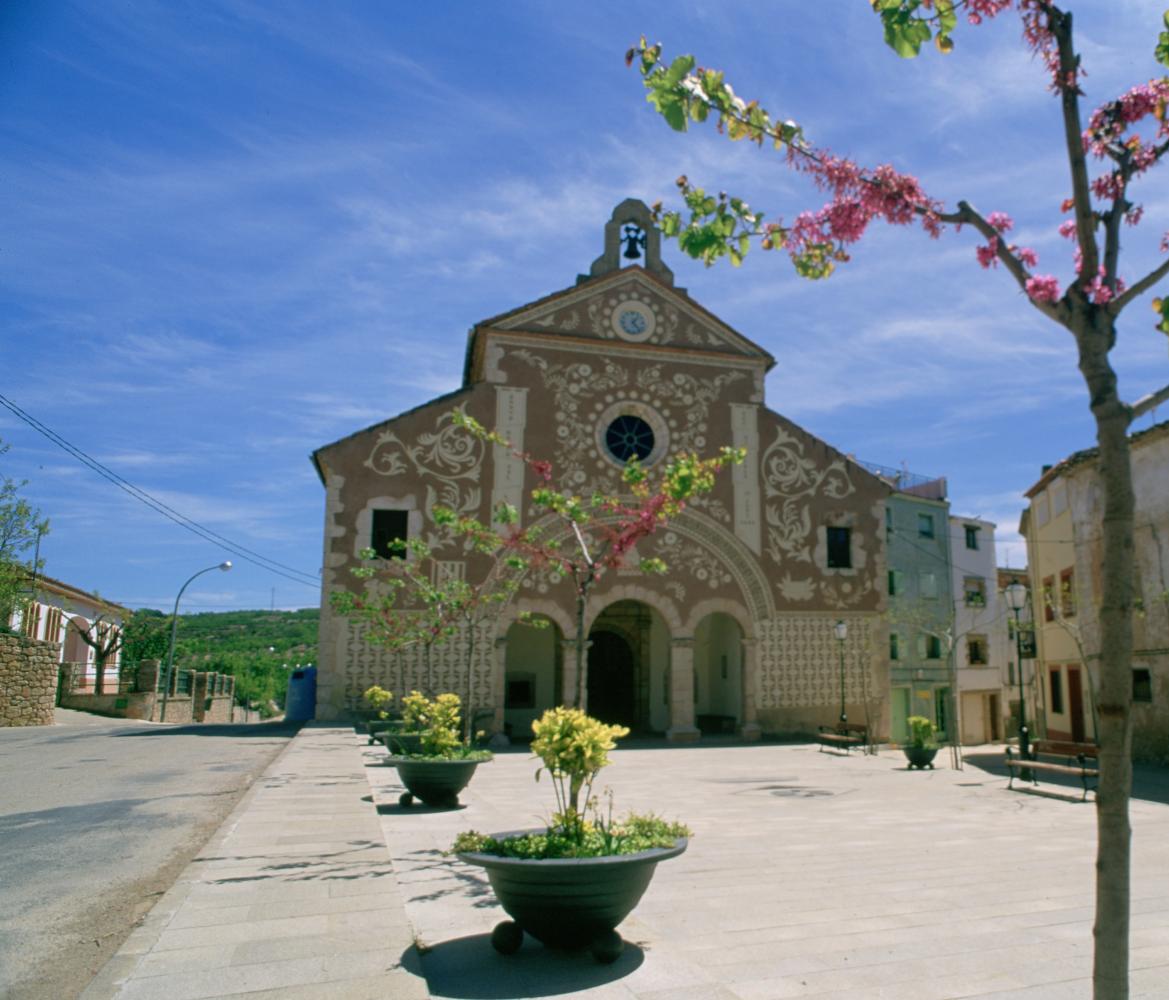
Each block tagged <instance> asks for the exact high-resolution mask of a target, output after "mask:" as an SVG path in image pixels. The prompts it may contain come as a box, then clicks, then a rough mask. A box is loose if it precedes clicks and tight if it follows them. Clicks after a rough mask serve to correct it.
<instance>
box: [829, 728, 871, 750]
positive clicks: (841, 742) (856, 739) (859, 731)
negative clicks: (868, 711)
mask: <svg viewBox="0 0 1169 1000" xmlns="http://www.w3.org/2000/svg"><path fill="white" fill-rule="evenodd" d="M868 736H869V728H868V726H862V725H860V724H859V723H854V722H842V723H838V724H837V725H835V726H820V728H819V730H818V732H817V733H816V740H817V742H819V744H820V750H821V752H823V750H824V748H825V747H826V746H827V747H835V748H836V749H843V750H844V752H845V753H846V754H847V753H848V751H849V750H851V749H852V748H853V747H863V746H864V745H865V744H866V743H867V742H868Z"/></svg>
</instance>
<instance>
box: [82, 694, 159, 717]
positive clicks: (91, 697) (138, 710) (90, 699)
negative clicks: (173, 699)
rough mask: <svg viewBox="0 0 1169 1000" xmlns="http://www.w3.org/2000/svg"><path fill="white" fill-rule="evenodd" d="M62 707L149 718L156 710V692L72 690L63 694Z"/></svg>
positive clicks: (119, 715)
mask: <svg viewBox="0 0 1169 1000" xmlns="http://www.w3.org/2000/svg"><path fill="white" fill-rule="evenodd" d="M61 707H62V708H72V709H75V710H76V711H78V712H93V713H94V714H95V715H110V716H113V717H115V718H118V719H143V720H148V719H149V718H150V716H151V713H152V712H153V710H154V692H152V691H135V692H123V693H121V694H85V693H83V692H77V691H74V692H71V693H69V694H62V695H61Z"/></svg>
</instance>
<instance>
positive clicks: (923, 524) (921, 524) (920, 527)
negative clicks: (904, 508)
mask: <svg viewBox="0 0 1169 1000" xmlns="http://www.w3.org/2000/svg"><path fill="white" fill-rule="evenodd" d="M917 533H918V534H919V535H920V536H921V537H922V538H933V537H934V516H933V514H918V515H917Z"/></svg>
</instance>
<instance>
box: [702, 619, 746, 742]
mask: <svg viewBox="0 0 1169 1000" xmlns="http://www.w3.org/2000/svg"><path fill="white" fill-rule="evenodd" d="M694 716H695V721H696V722H697V723H698V728H699V729H700V730H702V732H704V733H734V732H736V731H737V730H738V728H739V725H740V723H741V722H742V721H743V630H742V629H741V628H739V623H738V622H736V621H735V619H734V618H732V617H731V616H730V615H727V614H723V613H721V612H715V613H714V614H709V615H707V616H706V617H705V618H703V619H702V621H700V622H699V623H698V627H697V628H696V629H695V630H694Z"/></svg>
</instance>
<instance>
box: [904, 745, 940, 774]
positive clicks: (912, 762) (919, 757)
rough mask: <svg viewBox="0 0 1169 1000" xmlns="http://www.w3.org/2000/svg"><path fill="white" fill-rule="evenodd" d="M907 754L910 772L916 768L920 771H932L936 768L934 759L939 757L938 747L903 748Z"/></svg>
mask: <svg viewBox="0 0 1169 1000" xmlns="http://www.w3.org/2000/svg"><path fill="white" fill-rule="evenodd" d="M901 749H902V751H904V753H905V759H906V760H908V761H909V770H911V771H912V770H913V769H914V768H915V767H916V768H917V769H918V770H921V771H924V770H925V769H926V768H927V767H928V768H929V769H930V770H931V771H932V770H933V768H934V758H935V757H936V756H937V755H938V748H937V747H902V748H901Z"/></svg>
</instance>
